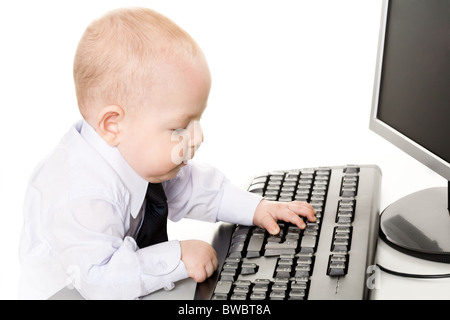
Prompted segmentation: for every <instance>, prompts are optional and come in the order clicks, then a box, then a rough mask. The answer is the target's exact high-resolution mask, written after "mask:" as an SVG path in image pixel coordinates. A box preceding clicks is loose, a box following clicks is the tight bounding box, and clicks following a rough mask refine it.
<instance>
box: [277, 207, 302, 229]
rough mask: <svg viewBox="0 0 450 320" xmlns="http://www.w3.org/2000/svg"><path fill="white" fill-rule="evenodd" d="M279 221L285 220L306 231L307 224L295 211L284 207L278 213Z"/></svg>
mask: <svg viewBox="0 0 450 320" xmlns="http://www.w3.org/2000/svg"><path fill="white" fill-rule="evenodd" d="M277 219H279V220H283V221H286V222H290V223H292V224H294V225H296V226H297V227H299V228H300V229H305V227H306V224H305V222H304V221H303V219H302V218H300V217H299V216H298V214H296V213H295V212H294V211H293V210H291V209H289V207H283V208H282V209H280V210H279V211H278V212H277Z"/></svg>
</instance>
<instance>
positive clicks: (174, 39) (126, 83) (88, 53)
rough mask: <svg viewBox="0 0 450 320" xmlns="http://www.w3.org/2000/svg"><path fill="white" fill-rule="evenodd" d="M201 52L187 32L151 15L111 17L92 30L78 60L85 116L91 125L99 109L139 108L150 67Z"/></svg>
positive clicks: (136, 12)
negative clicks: (97, 108)
mask: <svg viewBox="0 0 450 320" xmlns="http://www.w3.org/2000/svg"><path fill="white" fill-rule="evenodd" d="M198 51H199V47H198V45H197V44H196V42H195V41H194V40H193V39H192V38H191V37H190V36H189V35H188V34H187V33H186V32H185V31H184V30H183V29H181V28H180V27H179V26H178V25H176V24H175V23H174V22H173V21H171V20H170V19H168V18H167V17H165V16H163V15H161V14H159V13H157V12H155V11H153V10H150V9H146V8H123V9H117V10H114V11H111V12H109V13H107V14H106V15H105V16H103V17H101V18H100V19H98V20H95V21H93V22H92V23H91V24H90V25H89V26H88V28H87V29H86V31H85V33H84V34H83V36H82V38H81V40H80V43H79V45H78V49H77V52H76V55H75V59H74V68H73V73H74V81H75V89H76V94H77V100H78V107H79V109H80V112H81V114H82V115H83V117H84V118H85V119H87V118H88V117H89V116H91V115H93V114H92V112H95V109H96V107H99V106H104V105H111V104H115V105H120V106H121V107H123V108H133V107H136V106H138V105H139V104H141V103H142V99H144V96H145V95H146V94H147V93H148V91H149V86H151V83H152V79H153V77H152V65H154V64H155V63H157V62H158V61H161V59H167V58H170V57H173V56H174V55H175V56H176V57H177V58H179V57H184V58H186V57H194V56H196V54H197V52H198ZM180 54H181V55H180Z"/></svg>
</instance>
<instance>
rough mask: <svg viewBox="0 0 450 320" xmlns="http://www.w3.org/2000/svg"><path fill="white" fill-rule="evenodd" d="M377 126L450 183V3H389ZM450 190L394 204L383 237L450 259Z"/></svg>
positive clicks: (383, 222)
mask: <svg viewBox="0 0 450 320" xmlns="http://www.w3.org/2000/svg"><path fill="white" fill-rule="evenodd" d="M370 128H371V130H373V131H374V132H376V133H377V134H379V135H380V136H382V137H383V138H385V139H386V140H388V141H390V142H391V143H393V144H394V145H395V146H397V147H398V148H400V149H401V150H403V151H405V152H406V153H408V154H409V155H411V156H412V157H414V158H415V159H417V160H418V161H420V162H421V163H423V164H424V165H426V166H428V167H429V168H431V169H432V170H433V171H435V172H436V173H438V174H439V175H441V176H442V177H443V178H445V179H446V180H447V181H450V0H390V1H389V0H384V2H383V9H382V23H381V29H380V38H379V49H378V58H377V67H376V75H375V85H374V94H373V102H372V112H371V118H370ZM399 169H401V168H399ZM411 179H414V173H412V175H411ZM448 186H449V187H450V183H448ZM449 187H445V188H444V187H439V188H430V189H426V190H422V191H419V192H416V193H413V194H411V195H408V196H406V197H404V198H402V199H400V200H398V201H397V202H395V203H393V204H391V205H390V206H388V207H387V208H386V209H385V210H384V211H383V213H382V215H381V219H380V236H381V237H382V238H383V239H384V240H385V241H386V242H387V243H388V244H390V245H391V246H393V247H395V248H396V249H398V250H401V251H402V252H405V253H407V254H410V255H413V256H416V257H420V258H423V259H427V260H433V261H439V262H444V263H450V212H449V207H450V206H449Z"/></svg>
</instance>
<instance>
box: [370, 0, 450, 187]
mask: <svg viewBox="0 0 450 320" xmlns="http://www.w3.org/2000/svg"><path fill="white" fill-rule="evenodd" d="M389 2H390V1H389V0H383V5H382V14H381V23H380V35H379V40H378V52H377V62H376V70H375V81H374V90H373V98H372V109H371V115H370V123H369V128H370V129H371V130H372V131H374V132H375V133H377V134H378V135H380V136H381V137H383V138H384V139H386V140H387V141H389V142H390V143H392V144H393V145H395V146H396V147H397V148H399V149H401V150H403V151H404V152H406V153H407V154H409V155H410V156H411V157H413V158H414V159H416V160H417V161H419V162H421V163H422V164H424V165H425V166H427V167H428V168H430V169H431V170H433V171H434V172H436V173H437V174H439V175H441V176H442V177H444V178H445V179H447V180H448V181H450V163H448V162H447V161H445V160H444V159H442V158H440V157H438V156H437V155H435V154H434V153H432V152H431V151H429V150H428V149H426V148H425V147H423V146H421V145H419V144H418V143H416V142H415V141H413V140H412V139H410V138H409V137H407V136H405V135H404V134H402V133H401V132H399V131H397V130H396V129H395V128H393V127H391V126H389V125H388V124H386V123H385V122H383V121H381V120H380V119H378V118H377V114H378V102H379V101H378V97H379V93H380V82H381V75H382V69H383V56H384V45H385V35H386V27H387V22H388V21H387V19H388V13H389V12H388V10H389Z"/></svg>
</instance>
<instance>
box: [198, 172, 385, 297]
mask: <svg viewBox="0 0 450 320" xmlns="http://www.w3.org/2000/svg"><path fill="white" fill-rule="evenodd" d="M380 187H381V171H380V169H379V168H378V167H377V166H373V165H361V166H356V165H348V166H340V167H327V168H322V167H321V168H313V169H310V168H308V169H300V170H287V171H276V172H271V173H268V174H263V175H258V176H256V177H255V178H254V179H253V181H252V183H251V184H250V186H249V188H248V191H250V192H253V193H256V194H259V195H262V196H264V197H265V199H267V200H273V201H295V200H299V201H305V202H308V203H310V204H311V205H312V206H313V207H314V209H315V211H316V218H317V221H316V222H309V221H306V219H305V222H306V228H305V229H304V230H301V229H299V228H298V227H297V226H295V225H292V224H290V223H286V222H281V221H279V222H278V224H279V226H280V230H281V232H280V233H279V234H278V235H270V234H269V233H268V232H267V231H265V230H263V229H261V228H258V227H254V226H252V227H248V226H241V225H223V226H222V227H221V229H220V230H219V233H218V234H217V235H216V239H215V241H216V245H215V247H216V250H217V251H218V256H219V263H220V266H219V269H218V271H217V272H216V274H215V275H214V276H213V277H211V278H210V279H208V281H206V282H205V283H203V284H199V285H198V286H197V290H196V295H195V298H196V299H212V300H266V299H274V300H304V299H310V300H313V299H367V298H368V292H369V291H368V283H367V282H368V277H369V276H370V275H371V273H370V270H373V269H370V268H369V267H370V266H371V265H373V264H374V258H375V251H376V245H377V238H378V218H379V202H380ZM217 242H218V244H219V245H218V246H217Z"/></svg>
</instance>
